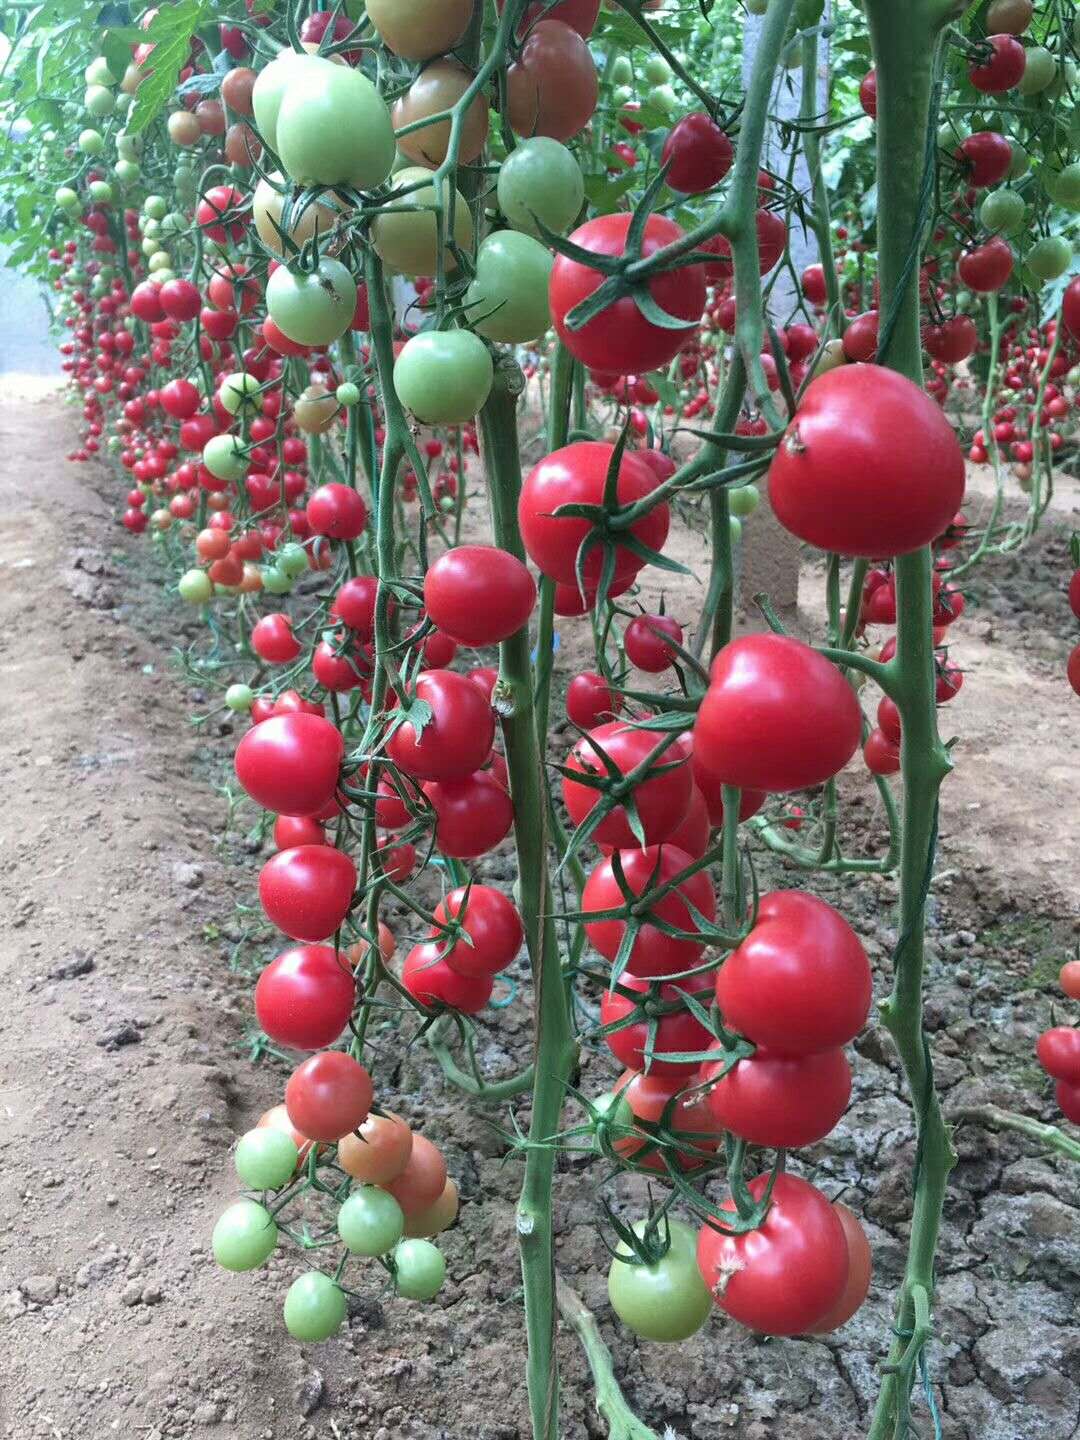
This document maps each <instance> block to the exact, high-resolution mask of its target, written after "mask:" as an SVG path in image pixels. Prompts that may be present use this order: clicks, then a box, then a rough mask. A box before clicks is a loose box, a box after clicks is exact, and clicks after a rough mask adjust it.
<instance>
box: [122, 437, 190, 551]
mask: <svg viewBox="0 0 1080 1440" xmlns="http://www.w3.org/2000/svg"><path fill="white" fill-rule="evenodd" d="M123 444H124V442H123V441H122V440H121V439H120V436H119V435H110V436H109V439H108V441H107V443H106V446H105V448H106V449H107V450H108V452H109V454H110V455H118V454H119V453H120V450H121V449H122V447H123ZM200 573H201V572H200Z"/></svg>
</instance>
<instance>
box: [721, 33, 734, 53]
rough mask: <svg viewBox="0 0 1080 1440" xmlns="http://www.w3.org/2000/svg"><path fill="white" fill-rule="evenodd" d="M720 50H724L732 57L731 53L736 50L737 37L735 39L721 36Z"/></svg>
mask: <svg viewBox="0 0 1080 1440" xmlns="http://www.w3.org/2000/svg"><path fill="white" fill-rule="evenodd" d="M720 49H721V50H723V51H724V52H725V53H726V54H729V55H730V54H731V52H732V51H733V50H734V49H735V37H734V35H721V36H720Z"/></svg>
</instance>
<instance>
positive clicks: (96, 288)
mask: <svg viewBox="0 0 1080 1440" xmlns="http://www.w3.org/2000/svg"><path fill="white" fill-rule="evenodd" d="M108 290H109V282H108V281H107V280H102V278H101V276H100V275H95V276H94V279H93V283H92V284H91V286H90V295H91V297H92V299H94V300H100V299H101V297H102V296H103V295H105V294H107V293H108ZM166 513H168V512H166Z"/></svg>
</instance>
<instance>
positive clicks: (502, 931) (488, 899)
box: [435, 885, 525, 976]
mask: <svg viewBox="0 0 1080 1440" xmlns="http://www.w3.org/2000/svg"><path fill="white" fill-rule="evenodd" d="M435 919H436V920H438V921H440V922H441V923H444V924H445V923H447V922H450V921H455V920H456V921H457V923H458V925H459V926H460V927H461V929H462V931H463V932H464V933H463V934H462V935H461V936H460V937H459V938H458V939H456V940H455V941H454V942H453V943H452V944H450V945H449V946H448V947H447V946H446V945H445V944H444V945H443V951H444V959H445V960H446V963H447V964H448V965H449V966H450V968H451V969H452V970H456V971H457V972H458V974H459V975H471V976H485V975H495V974H497V973H498V972H499V971H500V970H505V969H506V967H507V965H509V964H510V963H511V961H512V960H514V958H515V957H516V956H517V953H518V951H519V950H520V949H521V945H522V941H523V940H524V938H525V931H524V928H523V926H522V922H521V915H520V913H519V911H518V908H517V906H516V905H515V904H514V902H513V901H512V900H510V899H508V898H507V896H505V895H504V894H503V893H502V891H501V890H496V889H495V888H494V887H493V886H491V885H472V886H468V885H459V886H458V887H457V889H456V890H451V891H450V893H449V894H448V895H447V896H446V897H445V899H443V900H441V901H440V902H439V904H438V905H437V906H436V907H435Z"/></svg>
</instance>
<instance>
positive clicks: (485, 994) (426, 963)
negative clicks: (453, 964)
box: [401, 931, 493, 1015]
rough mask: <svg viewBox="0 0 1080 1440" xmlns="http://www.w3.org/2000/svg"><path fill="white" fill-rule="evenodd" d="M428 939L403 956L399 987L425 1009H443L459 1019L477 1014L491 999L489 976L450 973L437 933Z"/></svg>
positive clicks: (453, 971) (490, 980) (434, 932)
mask: <svg viewBox="0 0 1080 1440" xmlns="http://www.w3.org/2000/svg"><path fill="white" fill-rule="evenodd" d="M432 935H433V936H434V937H435V938H432V939H428V940H425V941H423V942H422V943H421V944H419V945H414V946H413V948H412V949H411V950H410V951H409V953H408V955H406V957H405V964H404V967H403V968H402V971H401V983H402V984H403V985H404V986H405V989H406V990H408V992H409V994H410V995H411V996H412V997H413V999H414V1000H417V1001H419V1003H420V1004H421V1005H423V1006H424V1007H425V1008H429V1009H430V1008H431V1007H436V1008H438V1007H440V1006H444V1005H445V1006H446V1007H447V1008H448V1009H450V1010H459V1011H460V1012H461V1013H462V1014H463V1015H476V1014H478V1013H479V1012H480V1011H481V1010H482V1009H483V1008H484V1006H485V1005H486V1004H487V1003H488V1001H489V1000H490V999H491V990H492V983H493V982H492V979H491V976H490V975H479V976H468V975H461V974H459V973H458V971H456V970H452V969H451V968H450V966H449V965H448V964H447V963H446V961H445V960H444V959H443V958H442V951H443V947H442V946H441V945H440V943H439V940H438V931H433V932H432Z"/></svg>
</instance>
